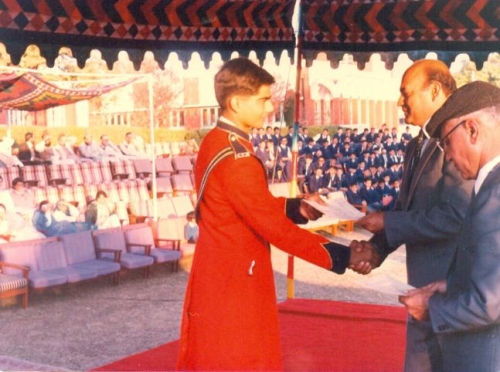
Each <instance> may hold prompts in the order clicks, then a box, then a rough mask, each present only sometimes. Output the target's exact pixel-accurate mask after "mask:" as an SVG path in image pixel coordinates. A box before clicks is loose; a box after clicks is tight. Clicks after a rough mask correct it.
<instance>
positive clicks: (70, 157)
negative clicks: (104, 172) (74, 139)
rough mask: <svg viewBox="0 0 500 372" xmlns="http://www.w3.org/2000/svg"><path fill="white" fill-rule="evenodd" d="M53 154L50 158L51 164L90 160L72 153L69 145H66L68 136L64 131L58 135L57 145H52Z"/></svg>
mask: <svg viewBox="0 0 500 372" xmlns="http://www.w3.org/2000/svg"><path fill="white" fill-rule="evenodd" d="M53 151H54V156H53V158H52V163H53V164H76V163H81V162H82V161H92V160H90V159H87V158H80V157H79V156H78V155H76V154H75V153H74V151H73V150H72V148H71V146H70V145H68V137H66V135H65V134H64V133H61V134H60V135H59V138H58V139H57V145H56V146H54V149H53Z"/></svg>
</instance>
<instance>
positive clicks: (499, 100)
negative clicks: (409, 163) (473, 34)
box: [400, 81, 500, 371]
mask: <svg viewBox="0 0 500 372" xmlns="http://www.w3.org/2000/svg"><path fill="white" fill-rule="evenodd" d="M429 125H431V126H435V127H436V130H435V132H434V133H433V135H434V136H435V137H436V138H439V146H440V147H441V148H442V149H443V150H444V152H445V156H446V159H447V160H448V161H450V162H453V163H454V165H455V167H456V168H457V169H458V171H459V172H460V174H461V176H462V177H463V178H464V179H467V180H475V184H474V192H473V196H472V200H471V204H470V207H469V210H468V212H467V216H466V219H465V222H464V226H463V228H462V232H461V235H460V239H459V242H458V246H457V251H456V255H455V259H454V261H453V263H452V266H451V268H450V272H449V274H448V276H447V278H446V280H444V281H438V282H435V283H432V284H429V285H427V286H425V287H422V288H419V289H416V290H413V291H410V292H409V293H408V294H407V296H401V297H400V301H401V302H402V303H403V304H405V305H406V307H407V308H408V312H409V314H410V315H411V316H412V317H413V318H415V319H416V320H418V321H430V322H431V324H432V327H433V329H434V332H435V333H436V334H437V336H438V340H439V343H440V346H441V350H442V355H443V369H444V370H445V371H499V370H500V223H499V216H500V136H499V130H500V89H499V88H498V87H496V86H494V85H492V84H489V83H485V82H480V81H477V82H473V83H470V84H467V85H464V86H463V87H461V88H460V89H458V90H457V91H456V92H455V93H454V94H453V95H451V96H450V98H449V99H448V100H447V101H446V103H445V104H444V105H443V106H442V107H441V108H440V109H439V110H438V111H437V112H436V113H435V114H434V115H433V117H432V119H431V121H430V123H429Z"/></svg>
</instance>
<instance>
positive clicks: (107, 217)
mask: <svg viewBox="0 0 500 372" xmlns="http://www.w3.org/2000/svg"><path fill="white" fill-rule="evenodd" d="M85 221H86V222H87V223H89V224H91V225H92V226H93V228H97V229H106V228H109V227H120V226H121V222H120V219H119V217H118V215H117V214H116V205H115V203H113V202H112V201H111V200H109V199H108V194H106V192H105V191H102V190H100V191H98V192H97V194H96V196H95V200H94V201H93V202H92V203H90V205H89V206H88V207H87V212H86V213H85Z"/></svg>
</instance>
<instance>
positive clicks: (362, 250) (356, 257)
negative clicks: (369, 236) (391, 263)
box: [349, 240, 380, 275]
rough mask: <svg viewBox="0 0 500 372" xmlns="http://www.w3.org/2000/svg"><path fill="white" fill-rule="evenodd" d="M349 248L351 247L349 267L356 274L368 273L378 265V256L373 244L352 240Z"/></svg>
mask: <svg viewBox="0 0 500 372" xmlns="http://www.w3.org/2000/svg"><path fill="white" fill-rule="evenodd" d="M349 248H351V259H350V261H349V268H350V269H351V270H353V271H355V272H357V273H358V274H363V275H366V274H369V273H370V272H371V271H372V269H374V268H375V267H378V266H379V265H380V257H379V255H378V253H377V251H376V250H375V247H374V246H373V244H371V243H369V242H367V241H361V242H359V241H357V240H353V241H352V242H351V244H350V245H349Z"/></svg>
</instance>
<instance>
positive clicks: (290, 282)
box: [287, 0, 304, 299]
mask: <svg viewBox="0 0 500 372" xmlns="http://www.w3.org/2000/svg"><path fill="white" fill-rule="evenodd" d="M296 11H297V20H298V22H297V23H298V25H297V47H296V48H295V52H296V56H295V60H296V61H297V72H296V76H295V107H294V123H293V137H292V181H291V182H290V197H292V198H296V197H297V194H298V190H297V189H298V186H297V164H298V159H299V146H298V132H299V121H300V82H301V73H302V42H303V39H304V32H303V29H302V0H300V1H299V2H298V7H297V8H296ZM287 297H288V298H289V299H292V298H294V297H295V283H294V256H293V255H289V256H288V270H287Z"/></svg>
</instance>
